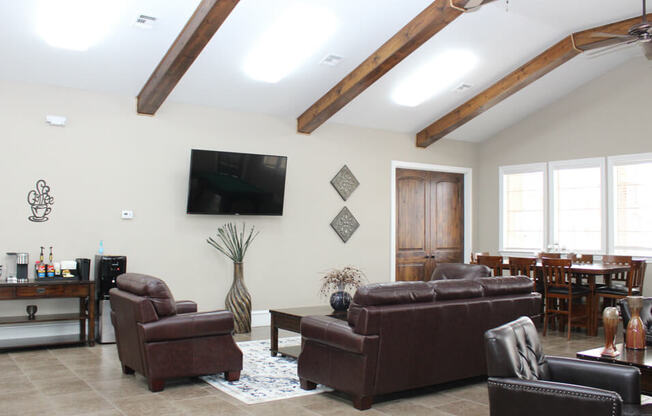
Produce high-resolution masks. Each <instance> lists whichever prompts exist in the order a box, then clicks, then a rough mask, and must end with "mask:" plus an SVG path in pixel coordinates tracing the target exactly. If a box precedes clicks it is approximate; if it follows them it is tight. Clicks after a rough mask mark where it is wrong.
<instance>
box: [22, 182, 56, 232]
mask: <svg viewBox="0 0 652 416" xmlns="http://www.w3.org/2000/svg"><path fill="white" fill-rule="evenodd" d="M27 203H28V204H29V206H30V207H31V209H32V215H30V216H29V217H28V218H27V219H28V220H30V221H32V222H45V221H47V220H49V218H48V215H49V214H50V212H52V204H54V197H53V196H52V195H50V187H49V186H48V185H47V184H46V183H45V180H44V179H39V180H38V181H36V187H35V189H32V190H31V191H29V193H28V194H27Z"/></svg>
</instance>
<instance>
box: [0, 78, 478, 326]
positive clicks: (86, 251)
mask: <svg viewBox="0 0 652 416" xmlns="http://www.w3.org/2000/svg"><path fill="white" fill-rule="evenodd" d="M46 114H56V115H63V116H66V117H68V125H67V126H66V127H64V128H58V127H50V126H47V125H46V123H45V115H46ZM0 121H1V122H2V136H1V138H0V149H1V150H0V177H2V178H3V185H2V195H1V196H0V213H1V215H0V230H1V231H0V232H1V233H0V253H2V255H0V261H2V263H3V264H7V263H8V261H9V259H8V258H6V257H5V258H4V260H1V259H3V255H4V252H6V251H17V250H25V251H28V252H29V253H30V255H31V260H32V261H33V260H35V259H36V258H37V255H38V247H39V246H41V245H45V246H49V245H53V246H54V249H55V256H56V258H57V259H74V258H75V257H91V256H93V255H94V253H95V252H96V251H97V247H98V242H99V240H104V245H105V250H106V253H107V254H124V255H127V256H128V269H129V270H130V271H134V272H143V273H149V274H153V275H156V276H160V277H162V278H164V279H165V280H166V281H167V282H168V283H169V285H170V287H171V289H172V291H173V293H174V294H175V297H177V298H178V299H183V298H189V299H194V300H196V301H198V302H199V305H200V309H202V310H207V309H212V308H220V307H223V305H224V297H225V295H226V292H227V290H228V288H229V286H230V281H231V276H232V267H231V264H230V263H229V262H228V261H227V260H226V259H225V258H224V257H223V256H222V255H220V254H219V253H218V252H217V251H216V250H214V249H213V248H211V247H210V246H209V245H208V244H206V242H205V240H206V238H207V237H208V236H210V235H211V234H213V233H214V231H215V229H216V228H217V226H219V225H221V224H223V223H225V222H227V221H234V220H238V221H240V220H244V221H246V222H247V223H248V224H252V225H255V226H256V227H257V228H258V229H260V230H261V233H260V236H259V237H258V239H257V240H256V241H255V242H254V244H253V245H252V247H251V249H250V251H249V252H248V254H247V256H246V258H245V280H246V283H247V286H248V287H249V290H250V292H251V294H252V299H253V309H255V310H261V309H268V308H272V307H290V306H300V305H309V304H316V303H319V302H321V303H323V302H325V301H324V300H320V299H319V297H318V289H319V277H320V275H321V273H322V272H324V271H325V270H327V269H329V268H331V267H341V266H344V265H347V264H353V265H357V266H359V267H361V268H362V269H363V270H364V271H365V272H366V273H367V276H368V278H369V280H370V281H373V282H377V281H387V280H389V278H390V270H389V264H390V258H389V256H390V254H389V253H390V242H389V239H390V222H389V216H390V161H391V160H402V161H411V162H422V163H433V164H445V165H455V166H462V167H473V165H474V163H475V153H474V149H475V145H472V144H468V143H462V142H455V141H447V140H443V141H440V142H438V143H437V144H435V145H433V146H430V147H429V148H428V149H427V150H423V149H417V148H416V147H415V145H414V136H413V135H406V134H397V133H391V132H386V131H380V130H371V129H364V128H354V127H348V126H343V125H337V124H333V123H326V124H325V125H324V126H322V127H321V128H320V129H319V130H317V132H315V133H314V134H313V135H311V136H305V135H298V134H296V133H295V120H293V119H279V118H274V117H268V116H264V115H252V114H244V113H236V112H229V111H223V110H218V109H214V108H206V107H198V106H190V105H183V104H176V103H173V102H166V103H165V104H164V105H163V108H162V109H161V110H160V111H159V113H158V114H157V115H156V116H155V117H147V116H138V115H136V112H135V100H134V99H133V98H131V97H120V96H112V95H106V94H96V93H89V92H83V91H77V90H72V89H63V88H55V87H49V86H43V85H30V84H17V83H0ZM191 148H202V149H214V150H229V151H237V152H252V153H268V154H281V155H287V156H288V173H287V182H286V195H285V210H284V215H283V216H282V217H233V216H201V215H195V216H193V215H186V214H185V203H186V193H187V181H188V167H189V166H188V165H189V157H190V149H191ZM343 164H347V165H348V166H349V167H350V168H351V170H352V171H353V173H354V174H355V175H356V177H357V178H358V180H359V181H360V183H361V185H360V187H359V188H358V189H357V190H356V191H355V192H354V193H353V195H352V196H351V197H350V198H349V200H348V201H347V202H346V203H345V202H344V201H342V200H341V198H340V197H339V195H338V194H337V193H336V192H335V190H334V189H333V188H332V186H331V185H330V183H329V182H330V180H331V178H332V177H333V176H334V175H335V173H337V171H338V170H339V169H340V168H341V167H342V165H343ZM39 178H44V179H46V180H47V182H48V184H49V185H50V186H51V188H52V194H53V196H54V197H55V205H54V207H53V211H52V214H51V220H50V221H48V222H46V223H31V222H29V221H28V220H27V217H28V215H29V209H28V206H27V203H26V201H25V198H26V195H27V192H28V191H29V190H30V189H31V188H32V187H33V185H34V182H35V181H36V180H37V179H39ZM345 205H346V206H348V207H349V209H350V210H351V211H352V212H353V214H354V215H355V216H356V217H357V219H358V221H359V222H360V224H361V226H360V228H359V229H358V231H357V232H356V233H355V234H354V235H353V237H352V238H351V239H350V240H349V242H348V243H347V244H343V243H342V242H341V241H340V239H339V237H337V235H336V234H335V233H334V231H333V230H332V229H331V227H330V225H329V224H330V221H331V220H332V218H333V217H334V216H335V215H336V214H337V213H338V212H339V210H340V209H341V208H342V207H343V206H345ZM121 209H132V210H133V211H134V214H135V218H134V219H133V220H130V221H129V220H121V219H120V210H121ZM36 303H38V304H39V309H40V310H41V311H48V310H52V309H57V310H60V309H62V308H65V307H73V306H72V305H73V302H67V303H65V302H62V301H58V302H46V301H39V302H36ZM24 305H25V302H0V314H2V315H7V314H16V313H18V314H22V313H24Z"/></svg>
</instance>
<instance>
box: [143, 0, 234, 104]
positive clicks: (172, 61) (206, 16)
mask: <svg viewBox="0 0 652 416" xmlns="http://www.w3.org/2000/svg"><path fill="white" fill-rule="evenodd" d="M238 1H239V0H202V2H201V3H200V4H199V6H197V9H196V10H195V12H194V13H193V15H192V17H190V20H188V23H186V25H185V27H184V28H183V30H182V31H181V33H179V36H177V38H176V40H175V41H174V43H173V44H172V46H170V49H168V51H167V53H166V54H165V56H164V57H163V59H161V62H159V64H158V66H157V67H156V69H155V70H154V72H153V73H152V75H150V77H149V79H148V80H147V82H146V83H145V86H143V89H142V90H140V93H139V94H138V104H137V107H136V109H137V111H138V113H139V114H149V115H153V114H154V113H156V111H157V110H158V109H159V107H161V104H163V102H164V101H165V99H166V98H167V97H168V95H170V93H171V92H172V90H173V89H174V87H175V86H176V85H177V83H178V82H179V81H180V80H181V78H182V77H183V75H184V74H185V73H186V71H187V70H188V68H190V66H191V65H192V63H193V62H194V61H195V59H197V57H198V56H199V54H200V53H201V51H202V50H203V49H204V47H205V46H206V45H207V44H208V42H209V41H210V40H211V38H212V37H213V35H214V34H215V32H217V29H219V28H220V26H221V25H222V23H224V21H225V20H226V18H227V17H228V16H229V14H230V13H231V11H232V10H233V9H234V8H235V6H236V5H237V4H238Z"/></svg>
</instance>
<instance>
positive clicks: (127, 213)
mask: <svg viewBox="0 0 652 416" xmlns="http://www.w3.org/2000/svg"><path fill="white" fill-rule="evenodd" d="M120 218H122V219H123V220H130V219H132V218H134V212H133V211H132V210H129V209H123V210H122V214H121V215H120Z"/></svg>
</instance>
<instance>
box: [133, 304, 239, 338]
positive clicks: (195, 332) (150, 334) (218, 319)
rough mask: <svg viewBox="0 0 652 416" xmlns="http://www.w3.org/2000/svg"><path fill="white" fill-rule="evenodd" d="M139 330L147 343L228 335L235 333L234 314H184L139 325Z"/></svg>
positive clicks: (221, 312) (220, 312)
mask: <svg viewBox="0 0 652 416" xmlns="http://www.w3.org/2000/svg"><path fill="white" fill-rule="evenodd" d="M138 330H139V332H140V334H141V337H142V339H143V341H145V342H155V341H169V340H174V339H187V338H196V337H206V336H211V335H227V334H231V332H232V331H233V314H232V313H231V312H228V311H214V312H201V313H184V314H182V315H174V316H170V317H167V318H161V319H159V320H158V321H154V322H149V323H145V324H143V323H139V324H138Z"/></svg>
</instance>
